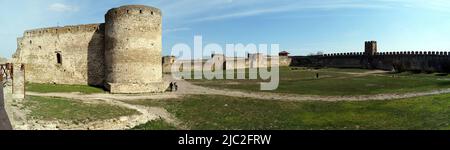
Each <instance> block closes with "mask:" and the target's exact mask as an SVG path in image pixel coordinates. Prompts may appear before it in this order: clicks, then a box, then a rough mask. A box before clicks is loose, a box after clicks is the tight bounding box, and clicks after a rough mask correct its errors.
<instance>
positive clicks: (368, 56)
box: [290, 41, 450, 73]
mask: <svg viewBox="0 0 450 150" xmlns="http://www.w3.org/2000/svg"><path fill="white" fill-rule="evenodd" d="M449 54H450V53H449V52H436V51H400V52H378V47H377V42H376V41H366V42H365V51H364V52H350V53H335V54H323V55H314V56H292V57H290V58H291V59H292V62H291V64H290V65H291V66H298V67H314V68H320V67H336V68H364V69H381V70H388V71H413V72H443V73H448V72H450V55H449Z"/></svg>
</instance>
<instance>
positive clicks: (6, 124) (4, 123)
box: [0, 84, 12, 130]
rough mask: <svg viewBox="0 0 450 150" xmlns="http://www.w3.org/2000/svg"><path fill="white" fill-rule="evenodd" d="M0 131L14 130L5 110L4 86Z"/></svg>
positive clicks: (0, 98) (1, 88) (1, 95)
mask: <svg viewBox="0 0 450 150" xmlns="http://www.w3.org/2000/svg"><path fill="white" fill-rule="evenodd" d="M0 130H12V126H11V122H10V121H9V118H8V114H7V113H6V110H5V101H4V95H3V84H2V85H1V86H0Z"/></svg>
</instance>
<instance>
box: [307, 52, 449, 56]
mask: <svg viewBox="0 0 450 150" xmlns="http://www.w3.org/2000/svg"><path fill="white" fill-rule="evenodd" d="M363 55H364V53H363V52H347V53H330V54H323V55H314V56H316V57H317V56H319V57H337V56H363ZM392 55H393V56H397V55H398V56H403V55H415V56H419V55H423V56H449V55H450V52H447V51H395V52H377V53H375V54H374V55H373V56H392Z"/></svg>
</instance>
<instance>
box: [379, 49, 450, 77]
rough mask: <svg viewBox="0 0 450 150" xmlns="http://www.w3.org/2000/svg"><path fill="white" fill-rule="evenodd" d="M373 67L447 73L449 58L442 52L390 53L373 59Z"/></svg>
mask: <svg viewBox="0 0 450 150" xmlns="http://www.w3.org/2000/svg"><path fill="white" fill-rule="evenodd" d="M373 66H374V67H375V68H377V69H383V70H394V69H395V70H399V71H424V72H449V71H450V56H449V55H448V53H447V54H446V53H444V52H442V53H441V52H422V54H420V52H417V53H416V52H392V53H380V54H378V55H376V56H374V57H373Z"/></svg>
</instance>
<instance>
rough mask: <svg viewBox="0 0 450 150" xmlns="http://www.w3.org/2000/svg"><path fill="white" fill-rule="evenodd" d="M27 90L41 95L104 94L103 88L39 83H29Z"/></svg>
mask: <svg viewBox="0 0 450 150" xmlns="http://www.w3.org/2000/svg"><path fill="white" fill-rule="evenodd" d="M26 90H27V91H31V92H40V93H53V92H64V93H71V92H80V93H85V94H91V93H103V92H105V91H104V90H103V89H102V88H98V87H92V86H88V85H60V84H39V83H27V84H26Z"/></svg>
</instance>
